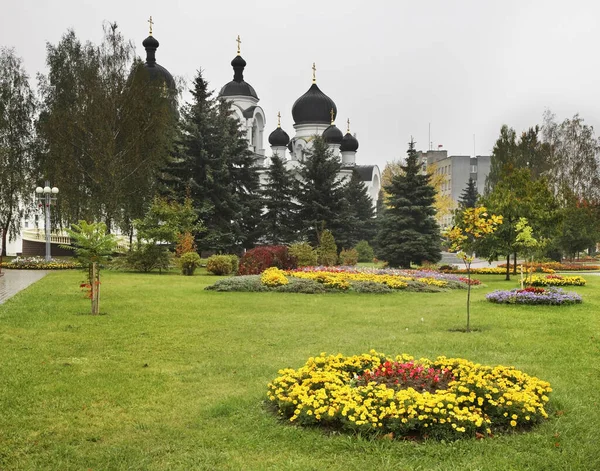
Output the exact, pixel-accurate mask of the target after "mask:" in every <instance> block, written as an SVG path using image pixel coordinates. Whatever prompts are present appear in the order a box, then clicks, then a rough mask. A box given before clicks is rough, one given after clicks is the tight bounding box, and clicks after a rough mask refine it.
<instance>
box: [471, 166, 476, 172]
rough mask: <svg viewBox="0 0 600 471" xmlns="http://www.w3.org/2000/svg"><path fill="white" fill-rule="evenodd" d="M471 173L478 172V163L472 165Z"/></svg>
mask: <svg viewBox="0 0 600 471" xmlns="http://www.w3.org/2000/svg"><path fill="white" fill-rule="evenodd" d="M471 173H477V165H471Z"/></svg>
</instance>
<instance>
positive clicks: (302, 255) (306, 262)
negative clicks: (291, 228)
mask: <svg viewBox="0 0 600 471" xmlns="http://www.w3.org/2000/svg"><path fill="white" fill-rule="evenodd" d="M289 252H290V255H291V256H292V257H294V258H295V259H296V263H297V265H298V267H314V266H315V265H316V264H317V263H318V255H317V252H316V251H315V250H314V249H313V248H312V247H311V246H310V244H308V243H307V242H299V243H297V244H292V245H291V246H290V249H289Z"/></svg>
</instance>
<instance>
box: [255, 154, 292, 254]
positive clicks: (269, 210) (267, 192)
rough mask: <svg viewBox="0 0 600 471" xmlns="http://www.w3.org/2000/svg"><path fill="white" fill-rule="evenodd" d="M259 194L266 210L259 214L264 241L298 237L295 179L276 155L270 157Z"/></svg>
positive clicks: (282, 242) (281, 242) (283, 241)
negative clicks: (264, 180)
mask: <svg viewBox="0 0 600 471" xmlns="http://www.w3.org/2000/svg"><path fill="white" fill-rule="evenodd" d="M262 196H263V200H264V205H265V212H264V214H263V215H262V217H261V229H262V234H263V238H264V240H265V242H267V243H269V244H274V245H278V244H289V243H292V242H294V241H295V240H296V239H297V238H298V231H297V226H296V221H297V215H298V204H297V203H296V202H295V201H294V196H295V179H294V177H293V175H292V174H291V173H290V171H289V170H287V169H286V168H285V164H284V161H283V160H282V159H281V158H279V156H277V155H274V156H273V157H271V165H270V166H269V168H268V170H267V181H266V183H265V186H264V188H263V190H262Z"/></svg>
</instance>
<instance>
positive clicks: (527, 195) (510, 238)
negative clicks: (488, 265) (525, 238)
mask: <svg viewBox="0 0 600 471" xmlns="http://www.w3.org/2000/svg"><path fill="white" fill-rule="evenodd" d="M482 203H483V204H484V205H485V206H486V207H487V208H488V210H489V211H491V212H493V213H495V214H501V215H502V216H503V221H504V222H503V224H502V225H501V226H500V227H499V228H498V230H497V231H496V232H495V233H494V234H493V236H491V237H490V238H489V239H487V240H486V243H485V246H484V247H482V248H481V250H480V255H484V256H487V257H489V258H490V259H495V258H496V257H497V256H499V255H503V256H505V257H506V262H507V269H506V279H507V280H509V279H510V271H509V264H510V256H511V255H513V256H514V259H515V260H516V257H517V254H518V250H519V243H518V240H517V235H518V231H517V227H516V226H517V224H518V222H519V220H520V219H521V218H526V219H527V221H528V222H529V224H530V225H531V227H532V229H533V232H535V233H536V234H538V235H539V236H540V237H544V238H551V237H553V236H554V235H555V231H556V227H557V225H558V217H559V213H558V208H557V204H556V199H555V198H554V196H553V194H552V192H551V191H550V189H549V186H548V181H547V180H546V179H545V178H541V179H538V180H532V178H531V172H530V170H529V169H527V168H516V169H515V168H512V170H511V168H508V167H507V168H505V169H504V173H503V174H501V178H500V179H499V181H498V183H497V184H496V185H495V186H494V189H493V190H492V191H491V192H489V193H487V194H486V195H484V197H483V198H482ZM514 273H515V274H516V267H514Z"/></svg>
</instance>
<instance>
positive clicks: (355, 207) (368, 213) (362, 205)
mask: <svg viewBox="0 0 600 471" xmlns="http://www.w3.org/2000/svg"><path fill="white" fill-rule="evenodd" d="M344 197H345V199H346V208H345V214H344V218H343V219H342V221H341V222H342V224H343V226H344V228H345V229H344V230H343V231H342V232H341V234H340V235H339V236H338V238H337V242H338V245H339V246H340V247H341V248H344V249H351V248H352V247H354V246H355V245H356V244H357V243H358V242H360V241H361V240H367V241H372V240H373V237H374V236H375V232H376V228H375V219H374V216H375V209H374V208H373V199H372V198H371V196H370V195H369V192H368V191H367V187H366V186H365V184H364V183H363V181H362V179H361V178H360V175H359V173H358V172H357V171H356V170H353V172H352V176H351V178H350V180H348V182H347V183H346V185H345V186H344Z"/></svg>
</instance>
